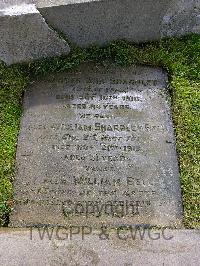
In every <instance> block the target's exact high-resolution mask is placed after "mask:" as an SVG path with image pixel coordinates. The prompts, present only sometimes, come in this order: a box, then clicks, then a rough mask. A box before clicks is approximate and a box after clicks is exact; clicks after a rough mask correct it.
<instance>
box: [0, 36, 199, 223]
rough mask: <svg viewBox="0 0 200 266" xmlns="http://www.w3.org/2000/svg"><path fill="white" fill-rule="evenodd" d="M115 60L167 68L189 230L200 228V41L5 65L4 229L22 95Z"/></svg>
mask: <svg viewBox="0 0 200 266" xmlns="http://www.w3.org/2000/svg"><path fill="white" fill-rule="evenodd" d="M106 60H112V61H114V62H115V63H116V64H120V65H130V64H146V65H153V66H162V67H164V68H166V70H167V71H168V73H169V78H170V91H171V96H172V110H173V120H174V124H175V129H176V137H177V151H178V155H179V162H180V173H181V185H182V195H183V204H184V225H185V227H187V228H200V173H199V172H200V169H199V161H200V160H199V159H200V151H199V150H200V149H198V148H199V147H200V138H199V132H200V121H199V120H200V113H199V112H200V92H199V88H200V36H198V35H190V36H187V37H185V38H182V39H167V40H162V41H160V42H156V43H149V44H145V45H140V46H137V45H134V44H130V43H126V42H123V41H119V42H115V43H112V44H110V45H109V46H107V47H104V48H98V47H91V48H89V49H87V50H84V49H78V48H74V49H72V52H71V54H70V55H69V56H67V57H60V58H54V59H47V60H42V61H38V62H34V63H31V64H29V65H18V66H17V65H16V66H12V67H6V66H5V65H3V64H0V224H1V225H6V224H8V221H9V219H8V217H9V212H10V211H11V209H12V191H13V189H12V180H13V178H14V165H15V152H16V145H17V135H18V131H19V123H20V117H21V114H22V95H23V90H24V89H25V87H26V85H27V84H28V83H29V82H31V80H33V79H36V78H37V77H39V76H44V75H47V74H48V73H51V72H61V71H63V70H65V69H69V68H72V67H76V66H77V65H79V64H80V63H81V62H87V61H98V62H99V61H106Z"/></svg>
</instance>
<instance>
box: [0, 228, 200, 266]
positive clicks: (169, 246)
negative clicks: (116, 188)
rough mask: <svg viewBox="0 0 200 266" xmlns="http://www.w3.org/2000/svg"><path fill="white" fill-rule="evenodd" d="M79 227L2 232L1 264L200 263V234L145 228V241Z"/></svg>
mask: <svg viewBox="0 0 200 266" xmlns="http://www.w3.org/2000/svg"><path fill="white" fill-rule="evenodd" d="M79 229H80V231H78V230H77V228H71V229H70V228H65V229H64V228H55V229H50V228H49V231H48V232H49V237H48V235H47V230H46V232H44V230H43V229H42V228H40V229H35V230H28V229H27V230H1V231H0V243H1V245H0V260H1V265H4V266H10V265H12V266H22V265H29V266H35V265H37V266H44V265H47V266H58V265H67V266H74V265H81V266H86V265H87V266H94V265H98V266H107V265H109V266H112V265H113V266H114V265H119V266H138V265H142V266H147V265H149V266H163V265H165V266H172V265H173V266H183V265H185V266H197V265H200V254H199V250H200V232H199V231H197V230H180V231H173V230H164V231H162V230H152V231H150V233H148V230H146V231H145V234H144V238H143V239H141V238H140V237H139V233H138V234H137V236H136V238H135V239H134V237H133V236H131V233H130V231H127V232H126V233H125V235H124V237H123V235H122V233H121V231H119V232H117V230H116V231H113V232H112V233H108V232H107V231H105V232H104V233H106V234H107V233H108V234H107V235H101V233H102V232H101V230H100V231H93V230H92V228H91V230H90V231H89V228H79ZM70 230H71V233H70ZM127 236H129V238H127V239H126V237H127ZM107 237H108V238H107ZM167 239H169V240H167Z"/></svg>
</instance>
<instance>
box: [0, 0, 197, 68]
mask: <svg viewBox="0 0 200 266" xmlns="http://www.w3.org/2000/svg"><path fill="white" fill-rule="evenodd" d="M36 8H37V9H36ZM38 10H39V12H40V13H39V12H38ZM42 16H43V17H42ZM43 18H44V19H45V20H46V21H47V23H48V24H49V25H50V26H53V28H54V29H56V30H58V31H59V32H63V34H65V35H66V38H67V39H68V40H69V41H70V42H71V43H75V44H76V45H78V46H81V47H87V46H89V45H91V44H97V45H104V44H107V43H109V42H111V41H114V40H118V39H125V40H128V41H133V42H146V41H153V40H158V39H160V38H161V37H166V36H181V35H185V34H188V33H191V32H195V33H200V1H199V0H190V1H188V0H143V1H142V4H141V0H107V1H104V0H58V1H57V0H3V1H1V3H0V38H1V42H0V45H1V47H0V59H1V60H3V61H5V62H6V63H8V64H11V63H18V62H23V61H30V60H32V59H38V58H41V57H48V56H55V55H60V54H67V53H68V51H69V48H68V46H67V44H66V42H65V41H64V40H62V39H60V38H59V37H58V35H57V34H56V33H55V32H54V31H52V30H51V29H50V28H49V27H48V25H47V24H46V23H45V21H44V19H43ZM22 47H23V48H22Z"/></svg>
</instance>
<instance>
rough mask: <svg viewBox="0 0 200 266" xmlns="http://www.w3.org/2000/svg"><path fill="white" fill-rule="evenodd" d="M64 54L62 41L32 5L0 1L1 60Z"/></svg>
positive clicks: (63, 42) (20, 60)
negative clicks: (9, 3)
mask: <svg viewBox="0 0 200 266" xmlns="http://www.w3.org/2000/svg"><path fill="white" fill-rule="evenodd" d="M3 4H4V6H3ZM3 7H4V8H3ZM68 53H69V46H68V44H67V43H66V41H65V40H63V39H60V37H59V36H58V34H57V33H55V32H54V31H53V30H52V29H50V28H49V27H48V25H47V24H46V22H45V20H44V19H43V17H42V16H41V15H40V13H39V12H38V10H37V9H36V7H35V6H34V5H33V4H20V5H12V6H7V7H5V3H1V4H0V59H1V60H3V61H4V62H6V63H7V64H13V63H19V62H28V61H31V60H34V59H40V58H43V57H51V56H56V55H61V54H68Z"/></svg>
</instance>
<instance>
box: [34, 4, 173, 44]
mask: <svg viewBox="0 0 200 266" xmlns="http://www.w3.org/2000/svg"><path fill="white" fill-rule="evenodd" d="M47 2H48V3H49V4H47ZM63 2H65V3H66V4H65V5H63ZM71 2H73V4H72V3H71ZM80 2H81V3H80ZM170 2H171V0H153V1H149V0H143V1H142V4H141V0H125V1H122V0H115V1H112V0H109V1H70V3H68V1H61V3H62V4H61V5H60V6H59V1H53V2H50V1H38V3H37V7H38V10H39V11H40V13H41V14H42V16H43V17H44V18H45V19H46V20H47V22H48V23H49V24H50V25H52V26H53V27H54V28H55V29H57V30H60V31H62V32H63V33H64V34H65V35H66V36H67V38H68V40H69V41H70V42H73V43H75V44H77V45H79V46H81V47H85V46H88V45H91V44H99V45H104V44H107V43H109V42H111V41H113V40H117V39H126V40H130V41H135V42H145V41H152V40H157V39H159V38H160V26H161V23H162V18H163V16H164V15H165V12H166V10H167V7H168V4H169V3H170ZM46 5H47V7H46Z"/></svg>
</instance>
